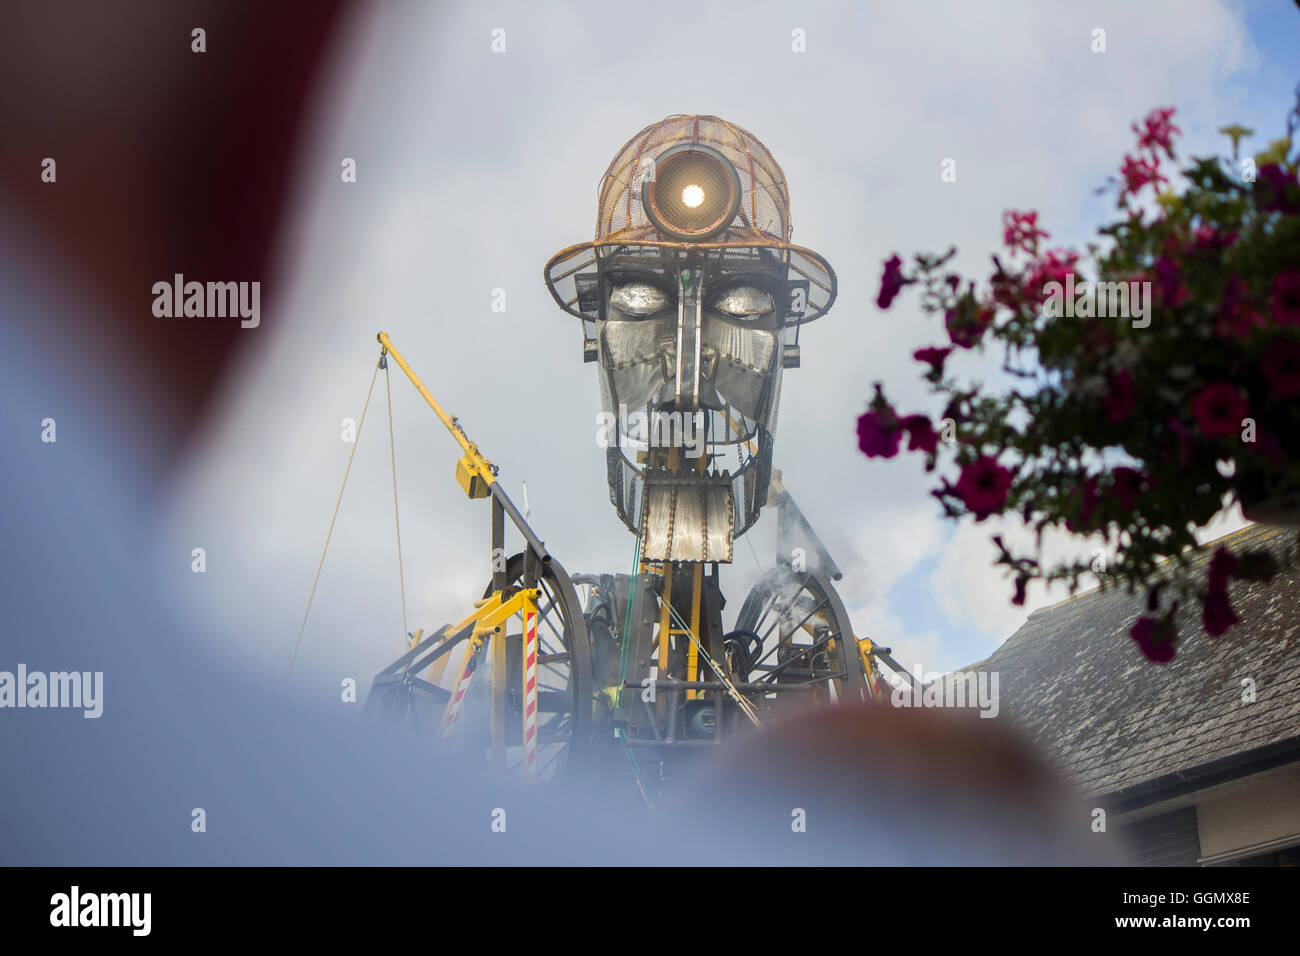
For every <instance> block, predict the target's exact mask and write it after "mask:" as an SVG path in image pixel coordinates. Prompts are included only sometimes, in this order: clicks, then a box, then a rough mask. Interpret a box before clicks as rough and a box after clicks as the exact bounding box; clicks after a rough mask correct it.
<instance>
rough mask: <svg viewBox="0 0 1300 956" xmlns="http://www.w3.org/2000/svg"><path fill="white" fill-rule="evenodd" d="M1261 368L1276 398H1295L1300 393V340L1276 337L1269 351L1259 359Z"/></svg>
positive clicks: (1270, 344)
mask: <svg viewBox="0 0 1300 956" xmlns="http://www.w3.org/2000/svg"><path fill="white" fill-rule="evenodd" d="M1259 370H1260V371H1261V372H1263V373H1264V377H1265V378H1266V379H1268V387H1269V388H1270V389H1271V390H1272V392H1273V397H1274V398H1295V397H1296V396H1297V395H1300V342H1297V341H1296V340H1295V339H1281V338H1279V339H1274V340H1273V341H1272V342H1270V343H1269V346H1268V351H1266V352H1265V353H1264V357H1263V358H1261V359H1260V360H1259Z"/></svg>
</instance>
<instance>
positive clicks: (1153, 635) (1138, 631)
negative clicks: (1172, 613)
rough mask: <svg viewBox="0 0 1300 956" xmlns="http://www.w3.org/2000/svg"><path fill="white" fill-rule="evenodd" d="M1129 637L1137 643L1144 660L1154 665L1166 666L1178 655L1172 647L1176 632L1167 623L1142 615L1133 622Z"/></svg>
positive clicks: (1176, 637)
mask: <svg viewBox="0 0 1300 956" xmlns="http://www.w3.org/2000/svg"><path fill="white" fill-rule="evenodd" d="M1129 636H1130V637H1132V638H1133V640H1135V641H1136V642H1137V645H1138V647H1140V648H1141V649H1142V653H1143V654H1144V655H1145V656H1146V659H1147V660H1149V661H1152V662H1153V663H1156V664H1168V663H1169V662H1170V661H1172V660H1173V659H1174V655H1175V654H1177V653H1178V651H1177V648H1176V647H1175V646H1174V644H1175V642H1176V641H1177V640H1178V631H1177V630H1176V629H1175V628H1174V626H1173V625H1172V624H1171V623H1169V622H1168V621H1165V620H1161V619H1159V618H1154V617H1149V616H1147V615H1143V616H1142V617H1140V618H1138V619H1137V620H1136V621H1134V622H1133V626H1132V627H1131V628H1130V629H1129Z"/></svg>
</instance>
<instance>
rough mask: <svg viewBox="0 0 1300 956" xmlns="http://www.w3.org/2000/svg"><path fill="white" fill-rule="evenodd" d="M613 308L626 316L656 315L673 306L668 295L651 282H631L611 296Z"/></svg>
mask: <svg viewBox="0 0 1300 956" xmlns="http://www.w3.org/2000/svg"><path fill="white" fill-rule="evenodd" d="M609 304H610V307H611V308H614V309H617V310H618V311H619V312H622V313H623V314H624V315H634V316H642V315H654V314H655V313H656V312H662V311H663V310H664V309H666V308H668V307H669V306H670V305H672V302H671V301H669V299H668V293H666V292H665V291H664V290H663V289H661V288H659V286H657V285H654V284H653V283H650V282H629V283H628V284H627V285H621V286H619V287H618V288H617V289H615V290H614V291H613V292H612V293H610V296H609Z"/></svg>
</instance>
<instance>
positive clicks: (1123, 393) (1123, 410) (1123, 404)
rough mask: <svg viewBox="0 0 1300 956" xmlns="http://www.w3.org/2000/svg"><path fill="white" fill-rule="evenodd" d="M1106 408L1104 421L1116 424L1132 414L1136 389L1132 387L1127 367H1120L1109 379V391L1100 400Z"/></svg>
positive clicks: (1131, 379)
mask: <svg viewBox="0 0 1300 956" xmlns="http://www.w3.org/2000/svg"><path fill="white" fill-rule="evenodd" d="M1101 404H1102V406H1103V407H1104V408H1105V409H1106V421H1108V422H1110V423H1111V424H1112V425H1118V424H1119V423H1120V422H1122V421H1124V420H1126V419H1127V418H1128V417H1129V416H1130V415H1132V414H1133V410H1134V409H1135V408H1137V390H1136V389H1135V388H1134V387H1133V376H1132V374H1131V373H1130V372H1129V370H1128V369H1121V370H1120V371H1119V372H1118V373H1116V375H1115V376H1114V377H1113V378H1112V379H1111V380H1110V391H1108V392H1107V393H1106V395H1105V396H1104V397H1103V398H1102V400H1101Z"/></svg>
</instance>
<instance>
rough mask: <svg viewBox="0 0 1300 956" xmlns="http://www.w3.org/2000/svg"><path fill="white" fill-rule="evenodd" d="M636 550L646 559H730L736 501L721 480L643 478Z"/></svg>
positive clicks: (725, 479)
mask: <svg viewBox="0 0 1300 956" xmlns="http://www.w3.org/2000/svg"><path fill="white" fill-rule="evenodd" d="M644 500H645V508H644V510H643V511H642V525H641V534H642V541H641V552H642V554H643V556H644V557H645V558H646V559H647V560H650V561H717V562H718V563H720V564H721V563H729V562H730V561H731V559H732V539H733V532H734V526H735V517H734V512H735V501H734V498H733V497H732V492H731V481H730V478H729V477H728V476H726V475H721V476H703V475H697V476H673V475H671V474H669V473H667V472H659V471H649V472H647V473H646V476H645V498H644Z"/></svg>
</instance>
